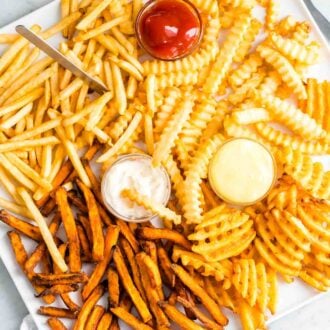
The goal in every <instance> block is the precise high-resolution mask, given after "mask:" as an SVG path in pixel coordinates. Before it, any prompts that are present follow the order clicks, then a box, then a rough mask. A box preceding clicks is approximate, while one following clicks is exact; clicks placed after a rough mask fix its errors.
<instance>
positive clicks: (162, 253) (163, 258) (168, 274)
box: [157, 244, 175, 288]
mask: <svg viewBox="0 0 330 330" xmlns="http://www.w3.org/2000/svg"><path fill="white" fill-rule="evenodd" d="M157 254H158V261H159V266H160V268H161V269H162V271H163V273H164V276H165V278H166V281H167V284H168V285H169V286H170V287H172V288H174V287H175V274H174V272H173V270H172V268H171V264H172V263H171V260H170V258H169V256H168V254H167V252H166V250H165V249H164V247H163V246H162V245H161V244H159V245H157Z"/></svg>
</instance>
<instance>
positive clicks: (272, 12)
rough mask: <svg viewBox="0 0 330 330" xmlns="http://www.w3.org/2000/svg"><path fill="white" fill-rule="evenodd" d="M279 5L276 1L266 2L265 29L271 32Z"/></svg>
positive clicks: (269, 0)
mask: <svg viewBox="0 0 330 330" xmlns="http://www.w3.org/2000/svg"><path fill="white" fill-rule="evenodd" d="M278 11H279V3H278V2H277V1H276V0H268V3H267V5H266V27H267V29H268V30H273V29H274V27H275V24H276V21H277V16H278Z"/></svg>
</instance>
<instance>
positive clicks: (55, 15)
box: [0, 0, 330, 330]
mask: <svg viewBox="0 0 330 330" xmlns="http://www.w3.org/2000/svg"><path fill="white" fill-rule="evenodd" d="M278 1H279V3H280V12H281V16H287V15H292V16H294V17H295V18H297V19H299V20H309V21H311V23H312V26H313V32H312V37H313V39H315V40H317V41H319V42H320V43H321V45H322V47H321V49H320V60H319V63H318V64H317V65H314V66H313V67H311V68H310V70H309V72H308V76H309V77H315V78H318V79H321V80H322V79H327V80H329V79H330V61H329V58H330V51H329V46H328V44H327V41H326V39H325V38H324V37H323V36H322V34H321V32H320V31H319V29H318V27H317V25H316V24H315V23H314V21H313V19H312V17H311V15H310V13H309V12H308V10H307V9H306V7H305V5H304V4H303V3H302V1H299V0H278ZM59 3H60V1H59V0H55V1H53V2H51V3H49V4H48V5H46V6H44V7H42V8H40V9H38V10H36V11H34V12H32V13H30V14H29V15H27V16H25V17H22V18H20V19H18V20H17V21H15V22H13V23H11V24H9V25H7V26H5V27H3V28H1V29H0V33H13V32H15V26H16V25H18V24H24V25H26V26H28V27H29V26H31V25H33V24H35V23H36V24H39V25H41V26H42V28H47V27H49V26H51V25H52V24H54V23H56V22H57V21H58V19H59V18H60V7H59ZM60 39H61V38H60V36H55V37H53V38H52V39H51V40H50V42H51V43H52V44H53V45H57V44H58V43H59V41H60ZM3 49H4V48H3V46H1V45H0V54H1V52H2V50H3ZM317 158H318V160H319V161H321V162H322V163H323V164H324V166H325V168H326V169H327V170H330V156H322V157H317ZM0 196H1V197H4V198H8V196H7V195H6V194H5V192H4V191H3V190H2V189H0ZM8 230H9V228H8V227H7V226H6V225H4V224H2V223H1V224H0V239H1V248H0V257H1V259H2V261H3V263H4V264H5V266H6V268H7V270H8V272H9V274H10V276H11V278H12V280H13V281H14V283H15V285H16V287H17V289H18V292H19V293H20V295H21V297H22V299H23V301H24V303H25V305H26V307H27V308H28V310H29V312H30V314H31V316H32V318H33V320H34V321H35V323H36V325H37V327H38V329H39V330H43V329H48V326H47V325H46V320H47V318H46V317H43V316H40V315H38V314H37V313H36V311H37V310H38V308H39V307H40V305H42V304H43V302H42V301H41V300H40V299H37V298H35V297H34V291H33V288H32V286H31V284H30V283H29V281H28V280H27V279H26V278H25V276H24V275H23V274H22V271H21V269H20V268H19V266H18V265H17V263H16V261H15V257H14V254H13V252H12V249H11V247H10V244H9V241H8V238H7V235H6V233H7V231H8ZM23 242H24V243H25V246H26V248H27V250H28V251H31V250H32V249H33V247H34V245H33V243H31V242H30V241H28V240H25V239H23ZM323 294H330V293H323ZM323 294H321V293H318V292H317V291H315V290H314V289H313V288H311V287H309V286H307V285H305V284H304V283H303V282H302V281H300V280H295V281H294V282H293V283H292V284H290V285H288V284H286V283H284V282H283V281H280V283H279V302H278V308H277V313H276V315H274V316H269V319H268V322H267V324H268V325H269V326H270V328H272V326H271V323H272V322H274V321H275V320H277V319H279V318H281V317H283V316H285V315H287V314H289V313H291V312H293V311H294V310H297V309H299V308H301V307H302V306H303V305H306V304H309V303H312V302H313V301H314V300H316V299H318V298H319V297H320V296H321V295H323ZM61 304H62V303H61V302H58V303H57V306H58V307H60V306H61V307H64V306H63V304H62V305H61ZM225 312H226V314H227V315H228V317H229V325H228V326H227V327H226V329H228V330H234V329H235V330H237V329H240V323H239V321H238V318H237V317H236V316H235V315H233V314H232V313H231V312H230V311H229V310H226V311H225ZM65 323H66V322H65ZM66 324H68V325H69V324H70V323H66ZM121 328H122V329H130V327H129V326H127V325H125V324H123V323H121Z"/></svg>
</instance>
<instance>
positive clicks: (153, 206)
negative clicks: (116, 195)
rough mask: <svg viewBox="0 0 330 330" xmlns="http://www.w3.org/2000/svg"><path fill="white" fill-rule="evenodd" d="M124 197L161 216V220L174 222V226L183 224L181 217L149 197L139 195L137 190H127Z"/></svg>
mask: <svg viewBox="0 0 330 330" xmlns="http://www.w3.org/2000/svg"><path fill="white" fill-rule="evenodd" d="M122 196H123V197H125V198H129V199H130V200H131V201H133V202H135V203H137V204H138V205H141V206H143V207H144V208H146V209H147V210H150V211H151V212H153V213H155V214H157V215H159V216H160V217H161V218H164V219H166V220H170V221H173V222H174V224H180V223H181V216H180V215H178V214H176V213H175V212H173V211H172V210H170V209H168V208H167V207H165V206H164V205H162V204H160V203H157V202H155V201H153V200H152V199H150V198H148V197H147V196H144V195H141V194H139V193H138V192H137V191H136V190H132V189H125V190H123V191H122Z"/></svg>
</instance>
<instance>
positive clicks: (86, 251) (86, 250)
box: [77, 224, 92, 261]
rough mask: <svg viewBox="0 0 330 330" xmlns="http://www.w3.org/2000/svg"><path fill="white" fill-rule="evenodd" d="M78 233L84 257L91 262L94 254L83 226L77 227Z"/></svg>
mask: <svg viewBox="0 0 330 330" xmlns="http://www.w3.org/2000/svg"><path fill="white" fill-rule="evenodd" d="M77 232H78V237H79V243H80V248H81V253H82V256H84V257H86V258H87V260H90V261H91V260H92V253H91V250H90V246H91V245H90V242H89V239H88V237H87V235H86V233H85V230H84V228H83V226H81V225H80V224H78V225H77Z"/></svg>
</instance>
